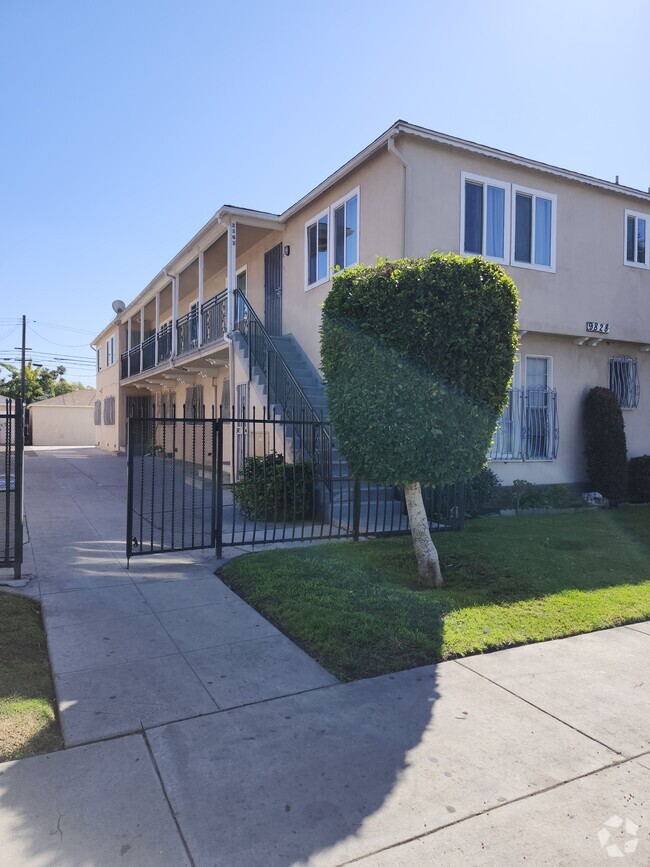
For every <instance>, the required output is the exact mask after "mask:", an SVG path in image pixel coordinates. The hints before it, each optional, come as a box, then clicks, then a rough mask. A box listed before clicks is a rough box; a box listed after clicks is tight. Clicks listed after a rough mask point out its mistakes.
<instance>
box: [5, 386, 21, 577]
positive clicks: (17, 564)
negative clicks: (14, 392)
mask: <svg viewBox="0 0 650 867" xmlns="http://www.w3.org/2000/svg"><path fill="white" fill-rule="evenodd" d="M15 413H16V415H15V418H14V456H15V457H14V522H15V523H14V558H15V559H14V578H16V579H20V575H21V569H22V565H23V510H24V503H23V473H24V469H25V460H24V454H25V448H24V446H25V443H24V436H25V418H24V407H23V402H22V400H21V399H20V398H17V399H16V403H15ZM9 427H10V428H11V420H10V419H9ZM10 436H11V434H10ZM9 448H11V442H10V443H9ZM6 484H7V486H8V487H9V488H11V481H10V478H7V479H6Z"/></svg>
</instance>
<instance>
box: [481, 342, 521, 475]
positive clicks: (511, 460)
mask: <svg viewBox="0 0 650 867" xmlns="http://www.w3.org/2000/svg"><path fill="white" fill-rule="evenodd" d="M522 366H523V365H522V363H521V352H517V353H515V360H514V364H513V365H512V380H511V382H510V385H509V386H508V391H509V392H510V393H512V392H513V391H516V390H518V389H520V388H521V373H522ZM505 409H506V408H505V407H504V408H503V412H502V413H501V415H500V416H499V418H498V422H500V421H501V419H502V418H503V413H504V412H505ZM498 422H497V423H498ZM494 433H495V436H496V430H495V432H494ZM517 435H518V436H521V433H518V434H517ZM491 450H492V449H490V451H491ZM487 460H488V461H489V462H490V463H491V464H496V463H506V464H516V463H523V462H524V461H523V458H516V457H514V454H513V452H511V453H510V454H506V455H502V456H501V457H498V458H491V457H490V452H488V457H487Z"/></svg>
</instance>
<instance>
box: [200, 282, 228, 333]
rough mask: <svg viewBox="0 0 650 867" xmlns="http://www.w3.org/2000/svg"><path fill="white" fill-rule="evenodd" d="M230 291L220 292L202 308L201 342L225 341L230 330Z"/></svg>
mask: <svg viewBox="0 0 650 867" xmlns="http://www.w3.org/2000/svg"><path fill="white" fill-rule="evenodd" d="M227 320H228V291H227V290H225V291H224V292H220V293H219V294H218V295H215V296H214V297H213V298H210V299H209V301H206V302H205V304H204V305H203V307H202V308H201V342H202V343H203V344H206V343H215V342H216V341H217V340H223V336H224V334H225V333H226V331H227V329H228V321H227Z"/></svg>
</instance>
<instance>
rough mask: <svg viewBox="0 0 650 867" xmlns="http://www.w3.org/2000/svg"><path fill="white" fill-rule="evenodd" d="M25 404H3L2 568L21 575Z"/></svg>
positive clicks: (0, 474) (0, 477)
mask: <svg viewBox="0 0 650 867" xmlns="http://www.w3.org/2000/svg"><path fill="white" fill-rule="evenodd" d="M23 434H24V421H23V407H22V402H21V401H20V400H16V401H9V400H3V401H2V403H1V404H0V567H2V568H5V569H6V568H13V570H14V575H15V577H16V578H20V572H21V567H22V562H23V454H24V452H23V446H24V443H23Z"/></svg>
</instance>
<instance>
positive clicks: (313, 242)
mask: <svg viewBox="0 0 650 867" xmlns="http://www.w3.org/2000/svg"><path fill="white" fill-rule="evenodd" d="M305 232H306V236H307V237H306V251H305V271H306V278H307V285H306V288H307V289H311V288H312V287H313V286H318V285H319V284H320V283H324V282H325V280H329V277H330V270H331V269H334V268H341V269H342V268H349V267H350V266H351V265H356V264H357V262H358V261H359V188H358V187H357V189H355V190H352V192H350V193H348V195H347V196H344V197H343V198H342V199H339V200H338V201H337V202H335V203H334V204H333V205H331V206H330V207H329V208H327V210H325V211H322V212H321V213H320V214H319V215H318V216H317V217H316V218H315V219H313V220H311V221H310V222H308V223H306V225H305Z"/></svg>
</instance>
